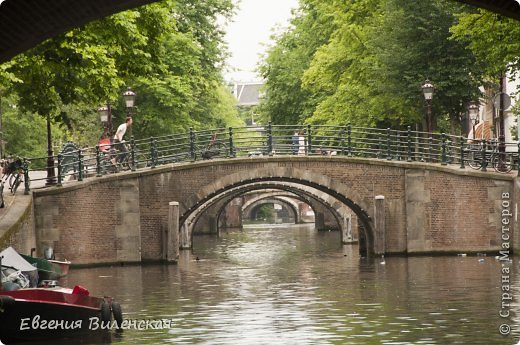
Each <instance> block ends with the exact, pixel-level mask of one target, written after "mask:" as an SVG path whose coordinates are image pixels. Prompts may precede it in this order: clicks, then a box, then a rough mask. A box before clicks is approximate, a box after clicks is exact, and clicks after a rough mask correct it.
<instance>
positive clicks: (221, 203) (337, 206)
mask: <svg viewBox="0 0 520 345" xmlns="http://www.w3.org/2000/svg"><path fill="white" fill-rule="evenodd" d="M263 189H280V190H282V191H285V192H289V193H295V194H297V195H299V196H300V197H301V198H302V199H305V200H306V202H307V203H308V204H310V205H312V204H316V203H319V204H322V205H323V206H325V208H326V210H328V211H329V212H331V214H332V216H333V218H334V220H335V222H336V226H335V227H334V228H336V229H340V230H342V233H343V231H346V230H347V229H343V228H342V226H347V224H342V221H343V219H344V213H345V208H348V207H346V206H345V205H344V204H342V203H341V202H340V201H339V200H335V199H333V198H331V197H330V196H329V195H327V194H326V193H324V192H321V191H318V190H314V189H312V188H309V187H305V189H304V188H303V187H302V186H298V185H297V184H290V183H280V182H278V183H267V182H263V183H261V182H256V183H254V184H251V185H247V186H242V187H239V188H233V189H230V190H227V191H225V192H222V193H221V194H219V195H217V196H214V197H213V198H211V200H208V201H207V202H205V203H204V204H202V205H201V206H200V207H199V208H197V210H196V211H195V212H193V213H192V214H191V215H190V216H189V217H188V218H187V219H186V221H184V222H183V221H182V219H181V224H184V228H183V231H185V233H186V236H185V239H184V242H185V244H182V242H183V241H181V247H183V248H191V246H192V244H193V229H194V228H195V226H196V225H197V222H198V221H199V219H200V218H202V217H203V215H207V214H208V213H211V214H212V217H214V218H215V219H216V222H215V224H216V225H217V227H218V224H219V223H220V216H221V215H222V214H223V211H224V209H225V208H226V205H227V204H228V203H229V202H231V200H233V199H234V198H236V197H237V196H240V195H241V194H244V193H248V192H252V191H258V190H263ZM215 205H217V206H216V211H215V212H213V213H212V212H211V211H210V210H211V209H212V208H213V207H214V206H215ZM348 209H349V210H350V208H348ZM313 210H315V208H314V207H313ZM316 226H318V224H316ZM217 232H218V228H217ZM365 236H366V237H365V238H368V240H367V242H368V241H370V243H364V244H363V245H360V247H359V251H360V253H361V254H362V255H365V254H368V253H369V251H368V248H371V247H370V245H371V243H372V242H371V241H372V238H371V237H370V236H371V235H370V234H365ZM181 238H182V234H181Z"/></svg>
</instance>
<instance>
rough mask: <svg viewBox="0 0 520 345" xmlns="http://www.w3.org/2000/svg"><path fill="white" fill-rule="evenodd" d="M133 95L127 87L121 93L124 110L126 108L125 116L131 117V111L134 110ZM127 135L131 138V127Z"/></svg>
mask: <svg viewBox="0 0 520 345" xmlns="http://www.w3.org/2000/svg"><path fill="white" fill-rule="evenodd" d="M135 95H136V93H135V92H134V91H132V89H131V88H130V87H129V88H128V89H127V90H126V91H125V92H123V100H124V101H125V108H126V116H127V117H132V115H133V114H132V110H133V109H134V104H135ZM128 132H129V133H128V134H129V136H130V137H131V136H132V127H130V128H129V130H128Z"/></svg>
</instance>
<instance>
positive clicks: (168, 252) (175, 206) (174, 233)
mask: <svg viewBox="0 0 520 345" xmlns="http://www.w3.org/2000/svg"><path fill="white" fill-rule="evenodd" d="M164 242H165V243H164V244H163V260H165V261H167V262H177V260H178V259H179V203H178V202H176V201H170V202H169V203H168V228H167V230H166V236H165V237H164Z"/></svg>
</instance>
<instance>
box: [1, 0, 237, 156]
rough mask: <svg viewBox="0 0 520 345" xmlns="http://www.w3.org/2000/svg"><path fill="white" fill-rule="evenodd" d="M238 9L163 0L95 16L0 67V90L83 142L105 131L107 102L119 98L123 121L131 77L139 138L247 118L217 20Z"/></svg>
mask: <svg viewBox="0 0 520 345" xmlns="http://www.w3.org/2000/svg"><path fill="white" fill-rule="evenodd" d="M232 8H233V7H232V3H231V0H211V1H205V2H204V3H196V4H194V3H193V2H192V1H189V0H180V1H171V0H165V1H161V2H157V3H153V4H150V5H147V6H143V7H140V8H137V9H133V10H129V11H125V12H121V13H117V14H114V15H112V16H109V17H107V18H104V19H101V20H98V21H94V22H91V23H89V24H87V25H85V26H83V27H80V28H75V29H73V30H71V31H69V32H67V33H64V34H61V35H59V36H57V37H55V38H53V39H49V40H46V41H45V42H43V43H42V44H40V45H38V46H36V47H34V48H33V49H31V50H29V51H27V52H25V53H24V54H21V55H18V56H17V57H15V58H14V59H12V60H11V61H9V62H8V63H5V64H3V65H0V89H4V90H5V91H4V93H5V94H9V95H13V96H14V95H17V96H18V98H17V101H16V105H17V112H18V116H20V117H31V118H32V116H33V115H30V114H39V115H41V116H42V117H43V118H46V117H47V115H48V114H49V115H50V116H51V119H52V121H53V123H55V124H56V125H57V126H56V127H59V128H62V129H63V130H57V138H58V139H59V140H73V141H75V142H76V143H78V144H80V145H81V146H83V145H87V144H89V145H93V144H95V143H96V142H97V140H98V139H99V137H100V135H101V134H102V126H101V124H100V123H99V116H98V114H97V113H96V111H95V110H96V109H97V108H98V107H99V106H101V105H102V104H105V103H106V102H110V103H111V104H112V105H113V113H112V115H113V119H114V123H113V126H114V127H116V126H117V125H118V124H119V123H120V122H122V121H124V117H125V116H126V111H125V109H124V107H123V104H122V100H121V96H120V95H121V93H122V92H123V91H124V90H125V89H126V85H130V86H132V88H133V89H134V91H136V93H137V100H136V103H137V106H138V109H137V110H135V111H134V114H135V115H134V126H133V134H134V136H136V137H142V136H150V135H161V134H170V133H172V132H174V131H179V130H183V131H184V130H186V129H187V128H188V127H191V126H193V127H200V128H203V127H211V126H217V125H218V126H224V125H236V124H239V123H241V122H240V121H239V120H238V114H237V111H236V109H235V107H234V103H233V102H234V101H233V99H232V98H231V97H230V96H229V93H228V92H224V86H223V81H222V77H221V65H222V61H223V57H224V56H225V51H224V49H223V43H222V42H223V39H222V38H223V32H222V31H221V30H220V28H219V27H218V25H217V20H216V19H217V17H224V18H226V17H229V15H230V14H231V13H232ZM13 99H14V98H13ZM43 128H45V126H43ZM21 133H22V134H23V133H25V132H23V131H22V132H21ZM35 133H38V135H40V134H39V132H35ZM53 136H54V135H53ZM42 138H43V139H44V140H45V136H43V137H42ZM38 139H39V138H38ZM23 140H25V138H23ZM23 140H22V141H23ZM27 142H29V141H27ZM17 149H19V148H17ZM31 150H32V151H33V152H34V153H35V154H36V152H37V150H36V149H34V148H33V149H31Z"/></svg>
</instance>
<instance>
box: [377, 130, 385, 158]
mask: <svg viewBox="0 0 520 345" xmlns="http://www.w3.org/2000/svg"><path fill="white" fill-rule="evenodd" d="M383 142H384V139H383V135H382V134H381V133H379V140H378V151H377V155H376V158H379V159H381V158H383V145H384V143H383Z"/></svg>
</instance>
